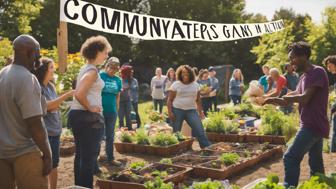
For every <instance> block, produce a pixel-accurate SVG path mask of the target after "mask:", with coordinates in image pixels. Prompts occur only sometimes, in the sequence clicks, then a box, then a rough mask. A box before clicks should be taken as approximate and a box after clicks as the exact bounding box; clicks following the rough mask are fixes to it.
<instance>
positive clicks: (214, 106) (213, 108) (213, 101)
mask: <svg viewBox="0 0 336 189" xmlns="http://www.w3.org/2000/svg"><path fill="white" fill-rule="evenodd" d="M217 105H218V101H217V96H213V97H211V111H214V112H216V111H217V110H218V109H217Z"/></svg>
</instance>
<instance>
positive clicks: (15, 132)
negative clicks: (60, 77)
mask: <svg viewBox="0 0 336 189" xmlns="http://www.w3.org/2000/svg"><path fill="white" fill-rule="evenodd" d="M0 89H1V90H0V104H1V105H0V159H5V158H14V157H18V156H20V155H23V154H26V153H28V152H32V151H36V150H37V146H36V145H35V143H34V141H33V140H32V138H31V134H30V132H29V130H28V125H27V124H26V122H25V119H27V118H30V117H34V116H42V114H43V111H42V107H41V87H40V84H39V82H38V81H37V79H36V77H35V76H34V75H33V74H31V73H30V72H29V71H28V70H27V69H26V68H25V67H23V66H19V65H16V64H12V65H9V66H6V67H5V68H3V69H2V70H1V71H0Z"/></svg>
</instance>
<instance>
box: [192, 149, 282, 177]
mask: <svg viewBox="0 0 336 189" xmlns="http://www.w3.org/2000/svg"><path fill="white" fill-rule="evenodd" d="M281 153H282V148H281V147H280V146H278V147H275V148H273V149H270V150H267V151H265V152H263V153H262V154H260V155H258V156H255V157H252V158H250V159H247V160H243V161H241V162H239V163H238V164H235V165H231V166H228V167H225V168H223V169H214V168H208V167H204V166H203V165H204V164H206V163H204V164H200V165H198V166H195V167H193V172H192V173H193V175H194V176H197V177H203V178H211V179H221V180H222V179H226V178H229V177H231V176H233V175H234V174H237V173H239V172H241V171H243V170H245V169H247V168H249V167H252V166H254V165H256V164H258V163H259V162H261V161H263V160H266V159H269V158H271V157H273V156H274V155H278V154H281ZM213 161H218V160H213ZM208 163H209V162H208Z"/></svg>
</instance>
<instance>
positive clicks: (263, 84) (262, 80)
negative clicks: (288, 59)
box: [259, 65, 270, 94]
mask: <svg viewBox="0 0 336 189" xmlns="http://www.w3.org/2000/svg"><path fill="white" fill-rule="evenodd" d="M269 70H270V68H269V67H268V66H267V65H264V66H263V67H262V71H263V73H264V76H262V77H260V79H259V85H260V87H261V89H263V90H264V93H265V94H266V93H267V92H268V91H269V87H268V82H267V76H269Z"/></svg>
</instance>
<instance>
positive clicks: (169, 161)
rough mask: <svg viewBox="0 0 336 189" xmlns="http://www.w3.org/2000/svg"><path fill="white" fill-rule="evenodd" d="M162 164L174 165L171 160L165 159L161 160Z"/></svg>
mask: <svg viewBox="0 0 336 189" xmlns="http://www.w3.org/2000/svg"><path fill="white" fill-rule="evenodd" d="M160 163H165V164H169V165H172V164H173V161H172V160H171V159H170V158H163V159H161V161H160Z"/></svg>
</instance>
